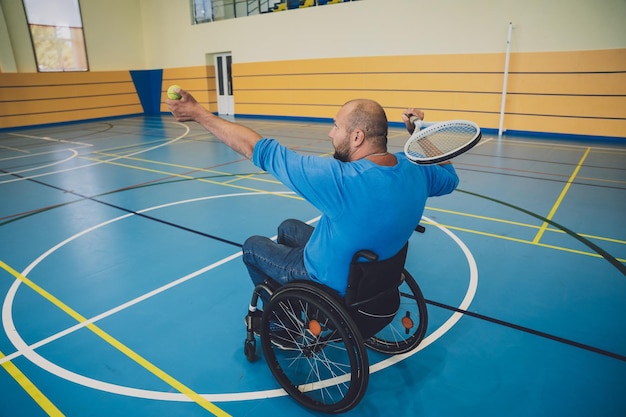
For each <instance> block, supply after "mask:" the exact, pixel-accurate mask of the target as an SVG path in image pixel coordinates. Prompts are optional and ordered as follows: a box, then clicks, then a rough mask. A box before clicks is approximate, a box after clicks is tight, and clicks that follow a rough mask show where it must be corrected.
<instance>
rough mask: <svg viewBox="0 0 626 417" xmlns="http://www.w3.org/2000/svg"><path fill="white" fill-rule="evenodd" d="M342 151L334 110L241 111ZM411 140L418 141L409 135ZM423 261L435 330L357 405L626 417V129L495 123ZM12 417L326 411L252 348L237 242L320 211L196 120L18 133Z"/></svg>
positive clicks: (5, 257) (0, 221) (3, 278)
mask: <svg viewBox="0 0 626 417" xmlns="http://www.w3.org/2000/svg"><path fill="white" fill-rule="evenodd" d="M237 121H239V122H241V123H243V124H245V125H248V126H250V127H252V128H253V129H256V130H257V131H259V132H260V133H261V134H263V135H266V136H270V137H275V138H277V139H278V140H279V141H280V142H282V143H284V144H287V145H288V146H290V147H292V148H294V149H296V150H298V151H299V152H302V153H305V154H313V155H320V157H329V155H330V153H331V152H332V146H331V143H330V140H329V139H328V136H327V134H328V131H329V130H330V127H331V123H318V122H315V123H314V122H305V121H278V120H261V119H248V118H246V119H238V120H237ZM389 138H390V146H391V149H392V150H393V151H400V150H401V149H402V145H403V144H404V141H405V140H406V139H407V133H406V131H404V130H403V129H400V128H399V127H392V128H391V129H390V136H389ZM455 167H456V168H457V172H458V173H459V176H460V178H461V182H460V185H459V188H458V190H457V191H455V192H454V193H452V194H451V195H448V196H444V197H437V198H432V199H430V200H429V202H428V205H427V209H426V211H425V217H424V221H423V225H424V226H425V227H426V232H425V233H423V234H418V233H416V234H415V235H414V236H413V237H412V238H411V241H410V247H409V256H408V260H407V264H406V268H407V270H409V271H410V272H411V274H412V275H413V276H414V277H415V278H416V280H417V281H418V283H419V285H420V287H421V289H422V291H423V293H424V296H425V298H426V299H427V303H428V313H429V326H428V330H427V334H426V338H425V339H424V341H423V342H422V343H421V345H420V346H418V347H417V348H416V349H415V350H414V351H411V352H409V353H407V354H404V355H399V356H385V355H383V354H379V353H376V352H369V362H370V366H371V368H370V380H369V386H368V388H367V392H366V394H365V396H364V398H363V400H362V401H361V402H360V404H359V405H358V406H357V407H356V408H354V409H353V410H351V411H349V412H347V413H346V415H349V416H364V417H368V416H391V415H393V416H396V417H405V416H406V417H408V416H411V417H413V416H437V417H443V416H465V417H473V416H480V417H492V416H493V417H496V416H497V417H502V416H524V417H527V416H535V417H537V416H551V417H552V416H570V417H573V416H580V417H583V416H585V417H586V416H603V417H623V416H625V415H626V395H624V393H625V392H626V391H625V389H626V388H625V387H626V326H625V325H624V318H625V317H626V264H625V263H626V215H625V213H626V143H623V142H618V141H613V142H609V141H600V140H593V141H592V140H583V139H577V140H571V139H564V138H556V139H555V138H546V137H537V136H533V137H523V136H510V135H504V137H502V138H500V139H499V138H498V137H497V135H493V134H484V135H483V139H482V141H481V142H480V143H479V145H478V146H476V147H475V148H473V149H472V150H470V151H469V152H468V153H466V154H464V155H462V156H460V157H458V158H457V159H456V160H455ZM0 196H1V197H0V199H1V201H2V204H1V205H0V237H1V239H0V261H1V263H0V297H1V300H2V301H1V302H2V330H1V331H0V365H2V370H1V371H0V392H1V397H2V400H1V401H0V416H7V417H8V416H11V417H13V416H34V417H36V416H45V415H66V416H80V417H85V416H96V417H100V416H129V417H130V416H132V417H143V416H146V417H147V416H150V417H154V416H159V417H169V416H176V417H180V416H186V417H191V416H210V415H216V416H226V415H231V416H237V417H243V416H258V417H261V416H272V417H275V416H278V417H280V416H312V415H319V414H316V413H315V412H312V411H310V410H308V409H305V408H303V407H302V406H300V405H299V404H297V403H296V402H294V401H293V400H292V399H291V398H290V397H288V396H286V395H285V393H284V392H283V391H282V390H281V389H280V386H279V385H278V383H277V382H276V381H275V380H274V378H273V376H272V374H271V373H270V371H269V369H268V367H267V365H266V362H265V360H264V358H263V357H262V355H261V357H260V358H259V359H258V360H257V361H256V362H252V363H251V362H248V360H247V359H246V357H245V355H244V352H243V345H244V343H243V342H244V339H245V327H244V324H243V317H244V315H245V313H246V311H247V306H248V303H249V302H250V297H251V294H252V284H251V282H250V280H249V278H248V275H247V272H246V269H245V267H244V265H243V263H242V261H241V256H240V255H241V252H240V245H241V244H242V243H243V242H244V240H245V239H246V238H247V237H248V236H250V235H266V236H270V237H271V236H274V235H275V234H276V227H277V226H278V224H279V223H280V222H281V221H282V220H284V219H286V218H297V219H300V220H304V221H315V219H316V217H317V216H319V213H318V212H317V211H316V209H314V208H313V207H312V206H310V205H309V204H308V203H306V202H305V201H303V200H301V199H300V198H299V197H297V196H296V195H294V194H293V193H291V192H290V191H289V190H288V189H286V188H285V187H284V186H283V185H281V184H280V183H278V182H277V181H276V180H275V179H274V178H272V177H271V176H269V175H268V174H266V173H264V172H261V171H260V170H259V169H258V168H256V167H254V166H253V165H252V164H251V163H250V162H249V161H248V160H246V159H244V158H242V157H241V156H240V155H238V154H236V153H235V152H233V151H231V150H230V149H229V148H227V147H226V146H225V145H223V144H222V143H221V142H219V141H217V140H216V139H215V138H213V137H212V136H211V135H210V134H208V133H207V132H206V131H204V130H202V129H201V128H200V127H199V126H198V125H196V124H191V123H190V124H182V123H177V122H175V121H174V120H173V119H172V118H171V117H170V116H167V115H163V116H155V117H132V118H126V119H113V120H105V121H94V122H89V123H75V124H67V125H58V126H52V127H45V128H43V127H40V128H29V129H19V130H4V131H1V132H0Z"/></svg>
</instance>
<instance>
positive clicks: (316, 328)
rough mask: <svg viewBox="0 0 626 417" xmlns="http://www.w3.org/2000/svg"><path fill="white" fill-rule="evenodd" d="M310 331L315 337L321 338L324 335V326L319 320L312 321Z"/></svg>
mask: <svg viewBox="0 0 626 417" xmlns="http://www.w3.org/2000/svg"><path fill="white" fill-rule="evenodd" d="M309 331H310V332H311V334H312V335H313V336H319V335H320V334H321V333H322V325H321V324H320V322H319V321H317V320H311V321H310V322H309Z"/></svg>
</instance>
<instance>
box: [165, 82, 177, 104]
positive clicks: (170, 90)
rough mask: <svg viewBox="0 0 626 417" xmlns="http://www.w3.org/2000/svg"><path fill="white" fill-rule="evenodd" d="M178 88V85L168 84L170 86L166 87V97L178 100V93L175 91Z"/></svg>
mask: <svg viewBox="0 0 626 417" xmlns="http://www.w3.org/2000/svg"><path fill="white" fill-rule="evenodd" d="M178 89H180V86H179V85H176V84H174V85H170V88H168V89H167V98H169V99H170V100H180V94H178V93H177V92H176V90H178Z"/></svg>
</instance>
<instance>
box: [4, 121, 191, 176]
mask: <svg viewBox="0 0 626 417" xmlns="http://www.w3.org/2000/svg"><path fill="white" fill-rule="evenodd" d="M171 123H174V124H177V125H180V126H183V127H184V128H185V133H183V134H182V135H180V136H178V137H176V138H174V139H172V140H170V141H167V142H165V143H162V144H160V145H156V146H153V147H151V148H146V149H142V150H139V151H137V152H133V153H130V154H128V155H124V156H117V157H115V158H111V159H107V160H104V161H98V162H92V163H90V164H85V165H81V166H79V167H72V168H66V169H60V170H58V171H50V172H46V173H43V174H38V175H31V176H28V177H20V178H13V179H10V180H4V181H0V184H6V183H9V182H16V181H24V180H30V179H33V178H39V177H45V176H48V175H53V174H59V173H61V172H69V171H74V170H78V169H83V168H87V167H91V166H94V165H100V164H105V163H109V162H112V161H117V160H118V159H124V158H128V157H131V156H135V155H139V154H141V153H145V152H150V151H153V150H155V149H158V148H161V147H163V146H167V145H171V144H172V143H174V142H177V141H179V140H180V139H182V138H184V137H185V136H187V134H188V133H189V131H190V130H191V129H189V126H187V125H186V124H184V123H178V122H171ZM9 174H10V173H9Z"/></svg>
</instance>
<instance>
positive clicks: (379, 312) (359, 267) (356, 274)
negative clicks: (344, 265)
mask: <svg viewBox="0 0 626 417" xmlns="http://www.w3.org/2000/svg"><path fill="white" fill-rule="evenodd" d="M407 249H408V243H407V244H405V245H404V247H403V248H402V249H401V250H400V251H399V252H398V253H397V254H395V255H394V256H392V257H391V258H389V259H385V260H383V261H378V260H375V261H365V262H363V261H360V260H359V259H358V258H361V256H359V254H358V253H357V255H355V259H353V261H352V263H351V264H350V275H349V277H348V288H347V290H346V295H345V297H344V302H345V304H346V307H347V308H348V309H349V311H350V314H351V316H352V318H353V319H354V320H355V322H356V324H357V326H358V327H359V330H360V331H361V333H362V335H363V337H364V338H368V337H370V336H372V335H374V334H375V333H377V332H378V331H379V330H381V329H382V328H383V327H385V326H386V325H387V324H389V322H391V320H392V319H393V317H394V316H395V314H396V312H397V311H398V307H399V305H400V294H399V290H398V286H399V285H400V283H401V282H402V272H403V271H404V263H405V261H406V255H407ZM369 253H370V254H371V252H369Z"/></svg>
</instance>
